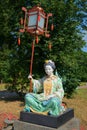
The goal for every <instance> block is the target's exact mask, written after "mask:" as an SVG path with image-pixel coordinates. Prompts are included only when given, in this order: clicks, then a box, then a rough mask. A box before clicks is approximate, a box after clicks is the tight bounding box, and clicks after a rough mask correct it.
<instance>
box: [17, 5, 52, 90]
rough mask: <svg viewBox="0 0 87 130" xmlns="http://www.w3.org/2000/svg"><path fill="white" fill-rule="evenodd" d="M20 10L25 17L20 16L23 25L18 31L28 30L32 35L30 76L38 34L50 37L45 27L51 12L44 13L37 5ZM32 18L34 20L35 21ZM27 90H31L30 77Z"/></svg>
mask: <svg viewBox="0 0 87 130" xmlns="http://www.w3.org/2000/svg"><path fill="white" fill-rule="evenodd" d="M22 11H24V13H25V17H24V19H22V18H21V25H22V26H23V27H22V26H21V28H20V30H19V33H24V32H28V33H30V34H31V35H32V36H33V37H34V39H33V42H32V54H31V60H30V76H32V68H33V67H32V66H33V59H34V47H35V43H36V44H37V43H38V36H40V35H43V36H45V37H50V34H49V32H48V31H47V28H48V19H49V17H52V13H48V14H46V13H45V12H44V10H43V9H42V8H41V7H39V6H34V7H33V8H31V9H29V10H28V9H26V8H25V7H22ZM34 20H36V22H35V21H34ZM18 45H20V35H19V37H18ZM49 49H50V50H51V45H49ZM29 92H32V79H30V88H29Z"/></svg>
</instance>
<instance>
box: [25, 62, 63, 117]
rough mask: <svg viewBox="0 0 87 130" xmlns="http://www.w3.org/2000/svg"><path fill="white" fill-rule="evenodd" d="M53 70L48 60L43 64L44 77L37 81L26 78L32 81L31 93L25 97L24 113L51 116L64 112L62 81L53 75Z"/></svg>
mask: <svg viewBox="0 0 87 130" xmlns="http://www.w3.org/2000/svg"><path fill="white" fill-rule="evenodd" d="M55 68H56V67H55V63H54V62H53V61H51V60H48V61H46V62H45V64H44V70H45V73H46V76H44V77H43V78H41V79H39V80H36V79H33V78H32V76H31V75H29V76H28V78H29V79H31V80H32V84H33V92H32V93H27V94H26V95H25V108H24V111H26V112H30V111H32V112H36V113H41V114H48V115H53V116H58V115H59V114H61V113H63V112H64V111H65V110H64V107H63V106H62V105H61V104H62V99H63V96H64V90H63V86H62V81H61V79H60V78H59V77H58V75H57V76H56V75H54V74H53V73H54V70H55Z"/></svg>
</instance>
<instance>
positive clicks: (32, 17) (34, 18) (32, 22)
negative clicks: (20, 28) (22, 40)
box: [28, 12, 37, 27]
mask: <svg viewBox="0 0 87 130" xmlns="http://www.w3.org/2000/svg"><path fill="white" fill-rule="evenodd" d="M36 24H37V14H36V12H33V14H32V15H30V16H29V19H28V27H30V26H36Z"/></svg>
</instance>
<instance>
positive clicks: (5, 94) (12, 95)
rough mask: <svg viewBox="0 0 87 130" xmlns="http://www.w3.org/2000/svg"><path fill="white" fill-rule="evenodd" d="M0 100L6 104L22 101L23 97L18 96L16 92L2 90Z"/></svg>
mask: <svg viewBox="0 0 87 130" xmlns="http://www.w3.org/2000/svg"><path fill="white" fill-rule="evenodd" d="M0 100H4V101H6V102H13V101H24V95H19V94H17V93H16V92H11V91H7V90H3V91H0Z"/></svg>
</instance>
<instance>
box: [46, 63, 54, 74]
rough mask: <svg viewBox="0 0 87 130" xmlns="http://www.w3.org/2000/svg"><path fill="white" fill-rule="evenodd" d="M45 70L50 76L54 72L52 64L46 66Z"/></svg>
mask: <svg viewBox="0 0 87 130" xmlns="http://www.w3.org/2000/svg"><path fill="white" fill-rule="evenodd" d="M45 72H46V74H47V75H48V76H50V75H52V74H53V68H52V67H51V66H50V65H46V66H45Z"/></svg>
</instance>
